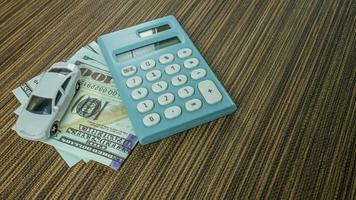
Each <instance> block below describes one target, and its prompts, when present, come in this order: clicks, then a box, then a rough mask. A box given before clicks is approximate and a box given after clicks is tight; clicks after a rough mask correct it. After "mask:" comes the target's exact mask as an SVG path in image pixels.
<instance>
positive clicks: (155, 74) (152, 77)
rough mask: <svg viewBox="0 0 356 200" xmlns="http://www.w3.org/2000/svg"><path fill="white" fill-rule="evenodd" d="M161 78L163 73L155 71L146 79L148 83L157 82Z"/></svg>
mask: <svg viewBox="0 0 356 200" xmlns="http://www.w3.org/2000/svg"><path fill="white" fill-rule="evenodd" d="M161 76H162V73H161V71H159V70H157V69H155V70H152V71H149V72H147V74H146V79H147V80H148V81H155V80H157V79H159V78H161Z"/></svg>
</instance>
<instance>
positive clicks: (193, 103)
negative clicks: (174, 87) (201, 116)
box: [185, 99, 202, 112]
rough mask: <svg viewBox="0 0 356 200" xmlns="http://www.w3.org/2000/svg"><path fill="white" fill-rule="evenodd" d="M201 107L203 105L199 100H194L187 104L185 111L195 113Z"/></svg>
mask: <svg viewBox="0 0 356 200" xmlns="http://www.w3.org/2000/svg"><path fill="white" fill-rule="evenodd" d="M201 105H202V103H201V101H200V100H199V99H192V100H189V101H187V102H186V103H185V109H187V110H188V111H189V112H193V111H196V110H199V109H200V108H201Z"/></svg>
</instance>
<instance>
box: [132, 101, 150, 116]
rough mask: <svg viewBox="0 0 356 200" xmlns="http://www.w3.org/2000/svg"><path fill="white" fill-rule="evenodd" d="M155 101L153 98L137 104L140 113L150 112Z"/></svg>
mask: <svg viewBox="0 0 356 200" xmlns="http://www.w3.org/2000/svg"><path fill="white" fill-rule="evenodd" d="M153 105H154V104H153V101H152V100H144V101H141V102H140V103H138V104H137V106H136V107H137V110H138V112H140V113H144V112H148V111H151V110H152V109H153Z"/></svg>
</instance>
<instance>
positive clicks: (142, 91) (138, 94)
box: [131, 88, 148, 100]
mask: <svg viewBox="0 0 356 200" xmlns="http://www.w3.org/2000/svg"><path fill="white" fill-rule="evenodd" d="M147 94H148V90H147V89H146V88H137V89H134V90H133V91H132V92H131V97H132V98H133V99H135V100H139V99H142V98H145V97H146V96H147Z"/></svg>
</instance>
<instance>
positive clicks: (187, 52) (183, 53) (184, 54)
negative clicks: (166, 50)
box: [177, 48, 192, 58]
mask: <svg viewBox="0 0 356 200" xmlns="http://www.w3.org/2000/svg"><path fill="white" fill-rule="evenodd" d="M177 55H178V57H179V58H186V57H189V56H191V55H192V50H191V49H189V48H184V49H180V50H179V51H178V52H177Z"/></svg>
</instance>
